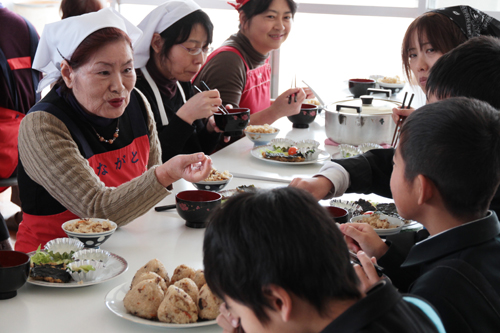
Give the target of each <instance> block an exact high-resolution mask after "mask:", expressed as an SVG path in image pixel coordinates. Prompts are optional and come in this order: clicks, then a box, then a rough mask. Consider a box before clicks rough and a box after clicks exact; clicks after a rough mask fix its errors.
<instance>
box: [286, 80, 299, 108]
mask: <svg viewBox="0 0 500 333" xmlns="http://www.w3.org/2000/svg"><path fill="white" fill-rule="evenodd" d="M290 88H297V75H295V81H292V86H291V87H290ZM292 96H293V101H294V103H297V93H294V94H291V95H290V96H288V104H291V103H292Z"/></svg>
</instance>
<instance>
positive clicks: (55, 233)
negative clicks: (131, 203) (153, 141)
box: [15, 135, 150, 253]
mask: <svg viewBox="0 0 500 333" xmlns="http://www.w3.org/2000/svg"><path fill="white" fill-rule="evenodd" d="M149 149H150V146H149V138H148V136H147V135H143V136H140V137H138V138H136V139H134V141H132V143H131V144H130V145H128V146H126V147H123V148H121V149H117V150H113V151H109V152H106V153H102V154H96V155H93V156H92V157H90V158H88V162H89V165H90V166H91V167H92V169H93V170H94V172H95V174H96V175H97V176H98V177H99V179H100V180H101V181H102V182H103V183H104V184H105V185H106V186H107V187H116V186H119V185H121V184H123V183H125V182H127V181H129V180H132V179H133V178H135V177H138V176H140V175H142V174H143V173H144V172H146V170H147V166H148V160H149ZM82 217H87V216H82ZM78 218H81V217H78V216H76V215H75V214H73V213H72V212H70V211H69V210H66V211H64V212H62V213H59V214H55V215H46V216H36V215H30V214H26V213H24V214H23V222H22V223H21V224H20V225H19V232H18V236H17V240H16V244H15V248H16V251H21V252H26V253H27V252H31V251H34V250H36V249H37V248H38V246H39V245H40V244H41V245H42V249H43V246H44V245H45V243H47V242H48V241H50V240H52V239H54V238H60V237H67V235H66V233H65V232H64V231H63V230H62V228H61V225H62V224H63V223H64V222H66V221H69V220H72V219H78Z"/></svg>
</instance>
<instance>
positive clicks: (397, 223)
mask: <svg viewBox="0 0 500 333" xmlns="http://www.w3.org/2000/svg"><path fill="white" fill-rule="evenodd" d="M378 215H380V219H381V220H387V221H388V222H389V223H390V225H391V226H394V228H390V229H376V228H373V230H375V232H376V233H377V235H379V236H387V235H393V234H397V233H399V232H400V231H401V229H402V228H403V226H404V225H405V222H404V221H402V220H400V219H398V218H397V217H393V216H388V215H384V214H378ZM367 216H368V215H358V216H354V217H352V218H351V223H364V222H360V220H361V219H363V218H364V217H367Z"/></svg>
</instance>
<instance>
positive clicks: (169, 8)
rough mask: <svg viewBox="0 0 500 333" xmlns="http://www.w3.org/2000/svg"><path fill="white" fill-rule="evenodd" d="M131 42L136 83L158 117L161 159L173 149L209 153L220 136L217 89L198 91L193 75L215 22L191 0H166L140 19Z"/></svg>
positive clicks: (164, 158) (200, 61)
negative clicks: (138, 34)
mask: <svg viewBox="0 0 500 333" xmlns="http://www.w3.org/2000/svg"><path fill="white" fill-rule="evenodd" d="M138 27H139V28H140V29H141V30H142V31H143V36H142V37H141V39H140V40H139V42H138V43H137V45H136V46H135V47H134V60H135V67H136V68H138V69H137V83H136V87H137V88H138V89H139V90H140V91H141V92H142V93H144V95H145V96H146V97H147V99H148V101H149V103H150V104H151V109H152V110H153V114H154V116H155V120H156V128H157V129H158V136H159V138H160V143H161V148H162V160H163V162H165V161H167V160H169V159H170V158H172V157H173V156H175V155H177V154H187V153H194V152H199V151H202V152H204V153H207V154H208V153H211V152H212V151H213V150H214V148H215V146H216V144H217V142H218V141H219V139H220V134H219V133H218V132H219V131H218V129H217V128H216V126H215V122H214V119H213V117H211V116H212V114H213V113H214V112H215V111H217V106H218V105H220V104H221V102H222V101H221V99H220V96H219V92H218V91H217V90H211V91H205V92H202V93H200V94H196V95H195V92H194V91H193V86H192V84H191V82H190V81H191V79H192V78H193V77H194V76H195V74H196V73H197V72H198V71H199V70H200V68H201V66H202V65H203V64H204V63H205V60H206V58H207V54H208V52H209V50H210V47H209V45H210V43H211V42H212V32H213V25H212V22H211V21H210V18H209V17H208V15H207V14H206V13H205V12H203V11H202V10H201V8H200V6H198V5H197V4H196V3H195V2H194V1H192V0H170V1H167V2H165V3H164V4H162V5H160V6H158V7H156V8H155V9H154V10H153V11H152V12H151V13H149V14H148V15H147V16H146V17H145V18H144V20H142V22H141V23H140V24H139V25H138Z"/></svg>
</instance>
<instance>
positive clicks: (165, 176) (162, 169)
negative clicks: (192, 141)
mask: <svg viewBox="0 0 500 333" xmlns="http://www.w3.org/2000/svg"><path fill="white" fill-rule="evenodd" d="M210 170H212V159H211V158H210V157H209V156H206V155H205V154H203V153H195V154H191V155H177V156H174V157H172V158H171V159H169V160H168V161H167V162H165V163H163V164H162V165H160V166H158V167H157V168H156V169H155V175H156V178H157V179H158V182H160V184H162V185H163V186H164V187H167V186H168V185H170V184H172V183H173V182H175V181H177V180H179V179H181V178H184V179H185V180H187V181H188V182H191V183H196V182H199V181H202V180H203V179H205V178H207V177H208V175H209V174H210Z"/></svg>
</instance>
